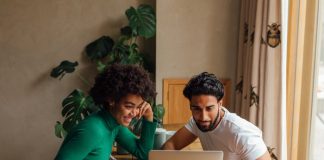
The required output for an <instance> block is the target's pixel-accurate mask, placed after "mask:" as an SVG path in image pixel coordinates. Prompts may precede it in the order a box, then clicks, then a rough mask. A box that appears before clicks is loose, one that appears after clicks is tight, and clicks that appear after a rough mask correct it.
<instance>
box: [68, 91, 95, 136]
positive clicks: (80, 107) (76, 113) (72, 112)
mask: <svg viewBox="0 0 324 160" xmlns="http://www.w3.org/2000/svg"><path fill="white" fill-rule="evenodd" d="M62 106H63V110H62V116H63V117H65V120H64V122H63V128H64V129H65V130H66V131H67V132H69V131H70V129H71V128H72V127H73V126H74V125H76V124H78V123H79V122H80V121H81V120H82V119H83V118H84V117H87V116H88V115H89V114H90V113H92V112H94V111H96V108H97V109H98V107H96V106H95V104H94V101H93V99H92V97H90V96H86V95H85V94H84V92H83V91H82V90H79V89H75V90H74V91H73V92H72V93H71V94H70V95H69V96H68V97H66V98H65V99H64V100H63V102H62Z"/></svg>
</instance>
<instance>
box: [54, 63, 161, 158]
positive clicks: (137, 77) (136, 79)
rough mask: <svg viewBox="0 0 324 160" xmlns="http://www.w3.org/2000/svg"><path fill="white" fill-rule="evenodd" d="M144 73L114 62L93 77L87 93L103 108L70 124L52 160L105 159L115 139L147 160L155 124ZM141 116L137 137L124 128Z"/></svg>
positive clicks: (150, 91) (150, 89) (150, 85)
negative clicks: (74, 125) (140, 125)
mask: <svg viewBox="0 0 324 160" xmlns="http://www.w3.org/2000/svg"><path fill="white" fill-rule="evenodd" d="M155 94H156V93H155V91H154V86H153V83H152V81H151V80H150V78H149V75H148V73H147V72H146V71H145V70H144V69H143V68H141V67H139V66H135V65H118V64H114V65H112V66H110V67H108V68H107V69H106V70H105V71H104V72H103V73H101V74H99V75H98V77H97V78H96V81H95V84H94V86H93V88H92V89H91V90H90V95H91V96H92V97H93V99H94V101H95V103H96V104H97V105H101V106H103V108H104V109H103V110H101V111H100V112H98V113H95V114H93V115H91V116H89V117H87V118H85V119H84V120H83V121H81V122H80V123H79V124H78V125H77V126H76V127H74V128H73V129H72V130H71V131H70V132H69V134H68V135H67V137H66V138H65V139H64V142H63V144H62V146H61V148H60V150H59V152H58V154H57V156H56V158H55V159H56V160H65V159H66V160H81V159H87V160H108V159H109V156H110V154H111V150H112V145H113V143H114V141H117V143H118V144H120V145H121V146H122V147H123V148H125V149H126V150H128V151H129V152H130V153H131V154H133V155H135V156H136V157H137V158H138V159H148V158H147V157H148V152H149V151H150V150H151V149H152V147H153V138H154V132H155V129H156V123H155V122H153V112H152V108H151V106H150V104H149V103H147V101H148V100H149V99H152V98H154V96H155ZM141 117H143V128H142V132H141V137H140V138H137V137H136V136H135V135H134V134H133V133H132V132H131V131H130V130H129V129H128V128H127V127H128V126H129V124H130V122H131V120H132V119H133V118H141Z"/></svg>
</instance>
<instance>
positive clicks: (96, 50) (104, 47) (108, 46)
mask: <svg viewBox="0 0 324 160" xmlns="http://www.w3.org/2000/svg"><path fill="white" fill-rule="evenodd" d="M113 46H114V41H113V40H112V39H111V38H110V37H108V36H102V37H100V38H99V39H97V40H95V41H93V42H91V43H90V44H88V45H87V47H86V53H87V56H88V57H89V58H90V59H91V60H98V59H101V58H104V57H106V56H107V55H108V54H109V52H111V50H112V48H113Z"/></svg>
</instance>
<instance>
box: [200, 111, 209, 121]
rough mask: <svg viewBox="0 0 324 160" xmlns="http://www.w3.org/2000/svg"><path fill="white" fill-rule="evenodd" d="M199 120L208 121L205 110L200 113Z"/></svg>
mask: <svg viewBox="0 0 324 160" xmlns="http://www.w3.org/2000/svg"><path fill="white" fill-rule="evenodd" d="M200 120H201V121H207V120H208V116H207V112H206V111H205V110H202V111H201V114H200Z"/></svg>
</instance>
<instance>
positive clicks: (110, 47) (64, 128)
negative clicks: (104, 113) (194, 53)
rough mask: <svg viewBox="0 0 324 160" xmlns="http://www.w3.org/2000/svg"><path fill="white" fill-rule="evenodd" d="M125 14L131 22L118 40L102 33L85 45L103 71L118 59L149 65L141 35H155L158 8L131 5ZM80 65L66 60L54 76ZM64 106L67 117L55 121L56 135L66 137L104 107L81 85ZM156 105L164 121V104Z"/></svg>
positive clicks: (136, 125) (157, 115)
mask: <svg viewBox="0 0 324 160" xmlns="http://www.w3.org/2000/svg"><path fill="white" fill-rule="evenodd" d="M125 14H126V16H127V18H128V20H129V24H128V26H125V27H122V28H121V29H120V31H121V35H120V37H119V38H118V39H117V40H116V41H114V40H113V39H112V38H111V37H109V36H102V37H100V38H98V39H96V40H95V41H93V42H91V43H90V44H88V45H87V46H86V48H85V51H86V55H87V57H88V58H89V59H90V60H91V61H92V62H93V63H95V64H96V68H97V70H98V72H99V73H100V72H102V71H104V69H105V68H106V67H107V66H109V65H111V64H114V63H121V64H138V65H142V66H144V67H145V66H149V65H148V64H144V63H145V62H147V61H144V60H146V59H147V58H146V57H144V54H142V53H141V52H140V51H139V47H138V45H137V38H138V37H144V38H150V37H153V36H154V35H155V32H156V18H155V13H154V10H153V8H152V7H151V6H149V5H140V6H139V7H138V8H137V9H135V8H133V7H130V8H129V9H127V10H126V12H125ZM77 65H78V62H74V63H72V62H69V61H66V60H65V61H62V62H61V64H60V65H59V66H57V67H55V68H54V69H53V70H52V72H51V77H53V78H58V77H59V79H61V78H63V76H64V75H65V74H66V73H72V72H74V71H75V67H76V66H77ZM146 69H148V68H146ZM79 77H80V79H81V80H82V81H83V82H84V83H85V84H87V85H89V83H88V82H87V81H86V80H85V78H83V77H82V76H79ZM62 107H63V108H62V116H63V117H64V118H65V119H64V122H63V124H62V123H61V122H59V121H57V122H56V125H55V135H56V136H57V137H59V138H62V137H65V135H66V134H67V133H68V132H69V131H70V129H71V128H72V127H73V126H75V125H76V124H78V123H79V122H80V121H81V120H83V119H84V118H85V117H87V116H88V115H89V114H91V113H93V112H96V111H98V110H99V109H100V108H101V107H100V106H96V105H95V104H94V102H93V99H92V97H90V96H89V95H88V93H86V92H84V91H82V90H80V89H75V90H74V91H73V92H72V93H70V94H69V95H68V96H67V97H66V98H64V100H63V102H62ZM152 107H153V112H154V119H155V120H156V121H158V122H159V123H160V124H161V123H162V117H163V114H164V108H163V106H162V105H152ZM162 110H163V111H162ZM155 112H157V113H155ZM131 127H133V129H135V130H140V128H141V121H139V120H134V122H132V123H131Z"/></svg>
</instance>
